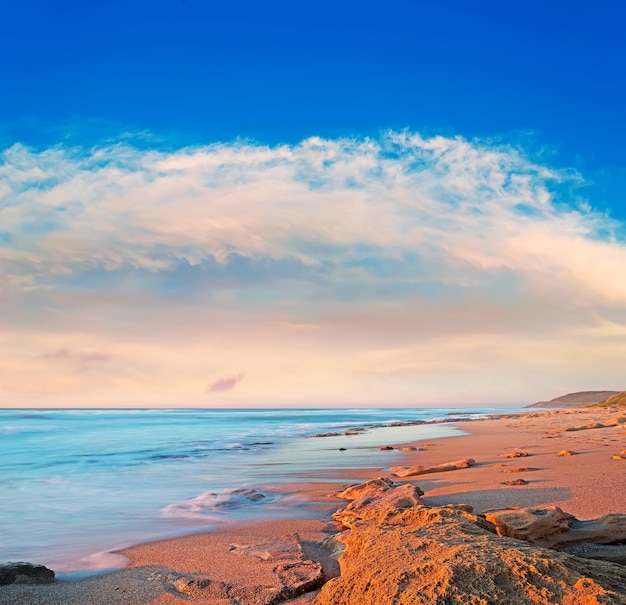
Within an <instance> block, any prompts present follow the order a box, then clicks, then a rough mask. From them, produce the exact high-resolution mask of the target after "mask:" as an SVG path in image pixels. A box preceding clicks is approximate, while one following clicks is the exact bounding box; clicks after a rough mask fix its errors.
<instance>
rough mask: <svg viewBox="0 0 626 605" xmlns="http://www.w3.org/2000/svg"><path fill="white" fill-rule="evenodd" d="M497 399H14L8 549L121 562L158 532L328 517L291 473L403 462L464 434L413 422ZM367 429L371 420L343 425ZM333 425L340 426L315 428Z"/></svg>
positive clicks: (1, 467)
mask: <svg viewBox="0 0 626 605" xmlns="http://www.w3.org/2000/svg"><path fill="white" fill-rule="evenodd" d="M490 411H493V410H455V409H448V410H441V409H437V410H433V409H245V410H244V409H229V410H220V409H125V410H119V409H106V410H105V409H80V410H78V409H67V410H57V409H55V410H49V409H45V410H44V409H40V410H17V409H5V410H0V561H21V560H24V561H30V562H33V563H41V564H45V565H48V566H49V567H51V568H53V569H55V570H56V571H60V572H75V571H77V570H85V569H98V568H111V567H115V566H118V565H119V564H120V561H119V560H118V559H117V558H116V557H117V556H115V555H110V554H108V553H109V551H111V550H114V549H117V548H123V547H125V546H130V545H132V544H137V543H140V542H145V541H147V540H152V539H158V538H163V537H168V536H175V535H183V534H186V533H191V532H195V531H201V530H204V529H210V528H212V527H215V526H217V525H219V524H220V523H224V522H228V521H232V520H239V519H254V518H269V517H288V516H300V517H307V516H314V515H315V514H319V511H317V512H316V510H315V508H314V507H311V506H310V505H309V506H308V505H307V503H305V502H304V501H301V500H299V499H298V498H297V497H294V496H293V495H289V494H288V493H281V491H280V484H281V483H286V482H289V483H292V482H294V481H299V480H305V479H306V476H305V475H306V473H307V472H309V471H316V475H315V476H316V478H319V479H323V478H325V477H326V475H325V474H326V473H327V477H328V478H329V479H330V480H332V477H333V473H332V471H333V470H334V469H341V468H346V467H349V468H369V467H377V468H380V465H381V464H389V465H393V464H394V462H395V460H397V459H398V456H399V455H400V454H396V453H394V452H386V453H385V456H384V459H383V458H381V455H380V454H381V453H380V451H379V447H380V446H381V445H386V444H388V443H402V442H408V441H412V440H416V439H436V438H438V437H445V436H449V435H454V434H459V430H458V429H456V428H455V427H454V426H452V425H450V424H448V423H441V424H418V425H409V426H406V425H405V424H404V423H407V422H413V421H435V420H441V419H447V420H450V419H452V418H457V417H458V418H465V417H467V416H468V415H469V414H483V415H484V414H487V413H489V412H490ZM394 425H395V426H394ZM398 425H400V426H398ZM353 428H358V429H365V430H363V431H359V432H358V433H357V434H355V435H343V433H344V431H346V430H348V429H353ZM328 432H331V433H333V432H337V433H340V435H339V436H327V437H323V438H314V437H313V436H314V435H316V434H320V433H328ZM339 448H345V450H344V451H340V450H339ZM383 460H384V462H382V461H383ZM268 486H272V489H267V488H268Z"/></svg>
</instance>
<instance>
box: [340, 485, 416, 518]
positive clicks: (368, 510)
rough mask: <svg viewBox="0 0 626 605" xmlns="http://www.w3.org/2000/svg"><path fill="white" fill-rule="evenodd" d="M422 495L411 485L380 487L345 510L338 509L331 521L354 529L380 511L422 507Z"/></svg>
mask: <svg viewBox="0 0 626 605" xmlns="http://www.w3.org/2000/svg"><path fill="white" fill-rule="evenodd" d="M423 493H424V492H422V490H421V489H420V488H419V487H417V486H415V485H412V484H411V483H405V484H404V485H398V486H396V487H393V488H392V487H389V486H387V487H385V486H381V487H380V489H379V490H378V491H377V492H375V491H373V490H368V491H366V492H364V495H363V496H360V497H358V498H356V499H355V500H353V501H352V502H350V504H348V506H346V507H345V508H341V509H339V510H338V511H337V512H335V513H334V514H333V519H334V520H335V521H338V522H339V523H341V524H342V525H344V526H345V527H354V526H355V525H358V524H359V523H360V522H361V521H363V520H366V519H370V518H371V517H372V516H376V515H377V514H378V513H379V512H380V511H381V510H383V511H398V510H405V509H407V508H412V507H414V506H422V505H423V504H424V503H423V502H422V500H421V499H420V496H422V495H423Z"/></svg>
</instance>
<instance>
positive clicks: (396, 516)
mask: <svg viewBox="0 0 626 605" xmlns="http://www.w3.org/2000/svg"><path fill="white" fill-rule="evenodd" d="M411 487H412V486H411ZM407 488H408V485H400V486H389V485H386V486H381V491H380V493H379V494H378V496H377V495H376V494H374V493H372V491H371V490H369V492H368V493H369V495H368V496H367V498H364V500H365V499H367V500H368V501H369V502H368V503H367V505H364V504H365V503H362V504H363V505H362V506H360V509H359V510H360V514H359V515H356V514H352V515H349V516H347V517H343V516H341V515H337V517H336V519H337V520H339V521H340V522H341V523H342V524H343V525H345V526H346V527H348V528H349V531H345V532H342V533H341V534H338V535H337V536H336V537H335V541H336V542H337V543H338V544H339V545H340V546H341V547H342V548H343V552H342V554H341V556H340V557H339V563H340V566H341V575H340V576H339V577H337V578H333V579H332V580H330V581H329V582H327V583H326V584H325V585H324V587H323V588H322V590H321V592H320V594H319V595H318V597H317V598H316V599H315V601H314V604H315V605H355V604H357V603H358V604H359V605H433V604H444V603H445V604H446V605H488V604H491V603H498V604H499V605H581V604H585V605H600V604H602V605H626V568H624V567H622V566H620V565H617V564H615V563H610V562H604V561H597V560H590V559H583V558H580V557H576V556H572V555H569V554H566V553H561V552H557V551H553V550H549V549H545V548H541V547H539V546H536V545H533V544H529V543H527V542H524V541H521V540H518V539H514V538H510V537H506V536H501V535H498V533H497V531H496V527H495V526H494V524H493V523H491V522H490V521H488V520H486V519H485V518H482V517H479V516H475V515H473V514H471V513H469V512H466V511H465V510H461V509H460V508H455V507H433V508H429V507H427V506H425V505H423V503H422V502H421V500H420V499H419V497H417V498H414V503H413V504H412V505H410V504H409V501H408V500H406V499H404V498H403V497H394V492H396V491H398V492H402V494H403V495H404V494H405V492H406V490H407ZM418 491H419V490H418ZM358 500H359V498H357V499H356V500H354V501H353V502H352V504H355V503H356V502H358ZM394 502H399V503H401V506H396V505H395V504H394ZM346 508H349V507H346ZM344 510H345V509H344ZM353 512H356V511H353ZM561 513H562V511H561ZM558 518H560V519H561V522H563V523H564V524H565V525H566V526H568V527H569V521H570V520H571V515H567V513H562V515H560V516H559V515H557V519H558ZM557 523H558V521H557ZM335 550H336V551H341V548H335Z"/></svg>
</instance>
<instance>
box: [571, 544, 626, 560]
mask: <svg viewBox="0 0 626 605" xmlns="http://www.w3.org/2000/svg"><path fill="white" fill-rule="evenodd" d="M559 550H560V552H566V553H568V554H570V555H576V556H577V557H583V558H585V559H598V560H600V561H611V562H612V563H619V564H620V565H626V544H610V545H609V544H588V543H586V542H581V543H580V544H570V545H568V546H564V547H563V548H560V549H559Z"/></svg>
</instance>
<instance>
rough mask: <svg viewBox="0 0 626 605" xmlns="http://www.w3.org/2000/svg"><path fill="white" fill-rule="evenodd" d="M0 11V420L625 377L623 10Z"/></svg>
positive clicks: (474, 5)
mask: <svg viewBox="0 0 626 605" xmlns="http://www.w3.org/2000/svg"><path fill="white" fill-rule="evenodd" d="M0 9H1V14H2V19H1V20H0V73H1V74H2V77H1V79H0V356H1V357H2V360H3V362H2V364H0V406H2V407H47V406H57V407H59V406H60V407H82V406H118V407H132V406H168V407H169V406H211V407H246V406H263V407H271V406H381V407H382V406H389V407H393V406H420V407H425V406H436V407H444V406H502V405H525V404H529V403H533V402H535V401H538V400H545V399H550V398H552V397H557V396H559V395H563V394H564V393H567V392H573V391H580V390H623V389H626V373H625V372H624V368H625V367H626V146H625V145H624V141H625V140H626V111H624V108H625V107H626V71H625V70H624V67H623V66H624V64H625V60H626V38H624V36H623V28H624V23H625V22H626V4H624V3H623V2H621V1H618V0H612V1H607V0H600V1H597V2H593V3H571V2H568V3H565V2H562V1H560V0H559V1H556V0H553V1H551V2H545V1H542V2H539V1H536V0H529V1H528V2H524V3H504V2H501V1H497V2H496V1H491V0H477V1H476V2H466V1H461V0H442V1H441V2H436V3H435V2H426V1H419V0H411V1H410V0H391V1H389V2H385V3H380V2H376V3H374V2H368V1H361V2H358V3H357V2H353V1H348V0H346V1H342V0H335V1H334V2H327V1H325V0H319V1H318V2H315V3H311V2H300V3H297V2H282V1H273V0H268V1H266V2H263V3H262V2H252V1H249V0H246V1H238V0H233V1H231V2H228V3H227V2H214V1H209V0H204V1H202V0H151V1H150V2H148V1H146V0H126V1H125V2H120V1H117V0H110V1H108V2H77V1H74V0H56V1H55V2H51V1H50V0H23V1H21V2H19V3H18V2H9V1H7V0H0Z"/></svg>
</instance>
